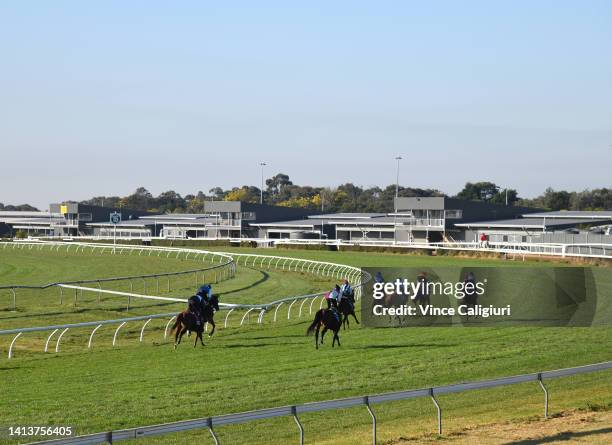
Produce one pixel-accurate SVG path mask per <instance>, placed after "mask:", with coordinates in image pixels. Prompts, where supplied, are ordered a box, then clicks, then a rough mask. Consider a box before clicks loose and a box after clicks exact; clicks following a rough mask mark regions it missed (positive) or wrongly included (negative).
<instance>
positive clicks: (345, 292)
mask: <svg viewBox="0 0 612 445" xmlns="http://www.w3.org/2000/svg"><path fill="white" fill-rule="evenodd" d="M340 291H341V294H340V298H342V297H350V296H351V295H353V288H352V287H351V285H350V284H349V282H348V280H347V279H345V280H344V283H343V284H342V287H341V288H340Z"/></svg>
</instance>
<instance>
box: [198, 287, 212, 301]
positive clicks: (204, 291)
mask: <svg viewBox="0 0 612 445" xmlns="http://www.w3.org/2000/svg"><path fill="white" fill-rule="evenodd" d="M196 295H199V296H200V297H201V300H200V303H201V304H202V306H204V305H205V304H209V303H210V299H211V298H212V286H211V285H210V284H204V285H203V286H200V287H199V289H198V292H197V294H196Z"/></svg>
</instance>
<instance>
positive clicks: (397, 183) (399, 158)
mask: <svg viewBox="0 0 612 445" xmlns="http://www.w3.org/2000/svg"><path fill="white" fill-rule="evenodd" d="M395 160H396V161H397V170H396V174H395V199H397V197H398V196H399V165H400V161H401V160H402V157H401V156H396V157H395ZM394 208H395V211H396V212H397V205H394Z"/></svg>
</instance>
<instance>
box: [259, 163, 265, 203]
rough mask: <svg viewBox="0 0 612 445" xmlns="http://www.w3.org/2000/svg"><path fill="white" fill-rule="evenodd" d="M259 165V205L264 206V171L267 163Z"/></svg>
mask: <svg viewBox="0 0 612 445" xmlns="http://www.w3.org/2000/svg"><path fill="white" fill-rule="evenodd" d="M259 165H260V166H261V188H260V189H259V203H260V204H263V188H264V180H263V170H264V167H265V165H266V163H265V162H260V163H259Z"/></svg>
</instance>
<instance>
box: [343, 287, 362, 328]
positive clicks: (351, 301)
mask: <svg viewBox="0 0 612 445" xmlns="http://www.w3.org/2000/svg"><path fill="white" fill-rule="evenodd" d="M338 310H339V311H340V313H341V314H342V328H343V329H346V328H347V327H350V323H349V319H348V316H349V315H352V316H353V318H354V319H355V322H356V323H357V324H359V320H357V316H356V315H355V294H353V293H351V294H350V295H346V296H344V297H342V299H341V300H340V304H339V305H338Z"/></svg>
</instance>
